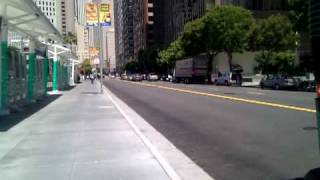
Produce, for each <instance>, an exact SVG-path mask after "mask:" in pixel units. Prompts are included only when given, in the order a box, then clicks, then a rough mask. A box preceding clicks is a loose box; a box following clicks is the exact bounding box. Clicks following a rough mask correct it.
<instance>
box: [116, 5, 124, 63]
mask: <svg viewBox="0 0 320 180" xmlns="http://www.w3.org/2000/svg"><path fill="white" fill-rule="evenodd" d="M114 15H115V16H114V21H115V22H114V24H115V46H116V48H115V53H116V60H117V65H116V66H117V69H118V67H119V68H120V67H122V66H124V64H125V60H124V43H123V42H124V41H123V32H124V27H123V1H115V2H114Z"/></svg>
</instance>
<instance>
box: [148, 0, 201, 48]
mask: <svg viewBox="0 0 320 180" xmlns="http://www.w3.org/2000/svg"><path fill="white" fill-rule="evenodd" d="M206 5H207V1H206V0H197V1H194V0H181V1H170V0H159V1H154V27H155V28H154V38H155V42H156V43H157V44H164V45H168V44H169V43H170V42H172V41H173V40H175V39H176V38H177V37H178V36H179V35H180V34H181V32H182V31H183V27H184V25H185V24H186V23H187V22H188V21H191V20H194V19H197V18H199V17H201V16H203V15H204V14H205V12H206Z"/></svg>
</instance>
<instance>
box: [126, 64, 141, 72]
mask: <svg viewBox="0 0 320 180" xmlns="http://www.w3.org/2000/svg"><path fill="white" fill-rule="evenodd" d="M124 69H125V70H126V71H129V72H131V73H136V72H138V71H139V64H138V62H137V61H130V62H128V63H127V64H126V65H125V67H124Z"/></svg>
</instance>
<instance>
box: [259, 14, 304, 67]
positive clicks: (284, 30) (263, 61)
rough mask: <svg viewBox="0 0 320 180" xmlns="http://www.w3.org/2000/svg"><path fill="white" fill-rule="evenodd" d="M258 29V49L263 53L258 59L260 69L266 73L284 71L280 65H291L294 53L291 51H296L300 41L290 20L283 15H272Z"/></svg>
mask: <svg viewBox="0 0 320 180" xmlns="http://www.w3.org/2000/svg"><path fill="white" fill-rule="evenodd" d="M257 28H258V30H257V32H258V34H257V36H256V39H255V41H256V47H257V50H260V51H261V54H260V55H257V57H256V61H257V62H258V69H260V70H262V72H264V73H275V71H283V70H284V68H281V66H280V65H281V64H287V65H288V66H289V65H290V63H288V62H290V61H291V60H292V53H290V52H289V51H290V50H291V51H293V50H294V49H295V47H296V42H297V41H298V37H297V35H296V33H295V32H294V30H293V26H292V24H291V23H290V21H289V19H288V18H287V17H286V16H283V15H272V16H270V17H268V18H267V19H264V20H262V21H261V23H260V24H259V25H258V27H257ZM276 61H283V62H276ZM270 67H271V68H270Z"/></svg>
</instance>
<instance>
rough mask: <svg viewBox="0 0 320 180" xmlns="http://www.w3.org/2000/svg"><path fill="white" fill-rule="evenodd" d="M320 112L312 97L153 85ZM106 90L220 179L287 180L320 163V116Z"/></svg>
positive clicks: (127, 88) (135, 88) (154, 90)
mask: <svg viewBox="0 0 320 180" xmlns="http://www.w3.org/2000/svg"><path fill="white" fill-rule="evenodd" d="M148 84H153V85H157V86H164V87H171V88H176V89H188V90H193V91H196V92H200V93H201V92H206V93H215V94H224V95H225V96H231V97H242V98H246V99H254V100H258V101H259V100H263V101H268V102H275V103H281V104H286V105H294V106H299V107H305V108H313V107H312V104H313V97H314V95H313V94H312V93H303V92H285V91H272V90H263V91H261V90H258V89H253V88H232V87H215V86H205V85H182V84H169V83H162V82H157V83H148ZM105 85H106V86H107V87H108V88H109V89H110V90H111V91H112V92H113V93H114V94H115V95H117V96H118V97H119V98H121V99H122V100H123V101H125V102H126V103H127V104H128V105H129V106H131V107H132V108H133V109H134V110H135V111H136V112H137V113H139V114H140V115H141V116H142V117H143V118H145V119H146V120H147V121H148V122H149V123H150V124H151V125H152V126H153V127H155V128H156V129H157V130H158V131H159V132H161V133H162V134H163V135H164V136H165V137H167V138H168V139H169V140H170V141H171V142H172V143H173V144H174V145H175V146H176V147H177V148H179V149H180V150H182V151H183V152H184V153H185V154H186V155H188V156H189V157H190V158H191V159H192V160H193V161H195V162H196V163H197V164H198V165H200V166H201V167H202V168H203V169H204V170H205V171H206V172H208V173H209V174H210V175H211V176H212V177H213V178H215V179H216V180H235V179H237V180H273V179H275V180H278V179H279V180H282V179H283V180H286V179H293V178H297V177H302V176H303V175H304V174H305V173H306V172H307V171H308V170H310V169H312V168H315V167H317V166H319V164H320V163H319V162H320V155H319V150H318V139H317V131H316V130H314V129H313V127H315V126H316V121H315V113H312V112H304V111H297V110H292V109H286V108H279V107H272V106H264V105H259V104H254V103H246V102H241V101H232V100H228V99H223V98H216V97H208V96H205V95H200V94H192V93H184V92H179V91H175V90H171V89H161V88H159V87H155V86H154V87H150V86H147V85H146V84H134V83H131V82H127V81H120V80H106V81H105Z"/></svg>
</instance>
